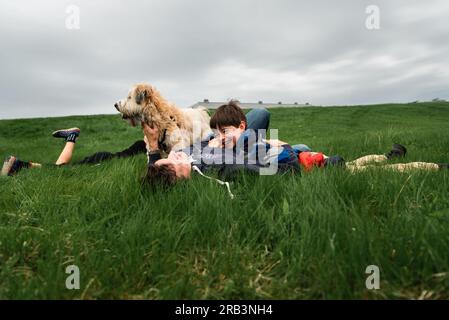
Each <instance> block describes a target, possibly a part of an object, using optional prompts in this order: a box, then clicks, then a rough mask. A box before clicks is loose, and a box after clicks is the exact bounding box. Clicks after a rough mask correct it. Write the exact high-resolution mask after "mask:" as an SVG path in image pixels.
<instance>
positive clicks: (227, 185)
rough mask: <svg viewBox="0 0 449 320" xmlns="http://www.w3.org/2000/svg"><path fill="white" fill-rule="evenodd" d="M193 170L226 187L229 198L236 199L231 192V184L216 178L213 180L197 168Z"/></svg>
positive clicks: (194, 167) (193, 167)
mask: <svg viewBox="0 0 449 320" xmlns="http://www.w3.org/2000/svg"><path fill="white" fill-rule="evenodd" d="M192 169H193V170H195V171H196V172H198V173H199V174H200V175H201V176H203V177H205V178H207V179H209V180H215V181H216V182H218V183H219V184H221V185H225V186H226V189H227V190H228V193H229V196H230V197H231V199H234V195H233V194H232V192H231V187H230V186H229V182H226V181H221V180H219V179H215V178H212V177H208V176H206V175H205V174H204V173H202V172H201V170H200V169H199V168H198V167H197V166H192Z"/></svg>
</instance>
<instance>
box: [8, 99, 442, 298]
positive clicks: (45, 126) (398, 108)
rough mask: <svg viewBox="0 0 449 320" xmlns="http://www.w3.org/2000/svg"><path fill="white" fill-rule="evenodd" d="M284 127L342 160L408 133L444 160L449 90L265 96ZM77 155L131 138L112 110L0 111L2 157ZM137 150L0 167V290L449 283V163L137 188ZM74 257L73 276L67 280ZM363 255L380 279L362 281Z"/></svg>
mask: <svg viewBox="0 0 449 320" xmlns="http://www.w3.org/2000/svg"><path fill="white" fill-rule="evenodd" d="M271 112H272V118H271V127H272V128H277V129H279V138H280V139H282V140H286V141H289V142H291V143H292V144H293V143H306V144H308V145H309V146H311V147H312V148H313V149H314V150H316V151H322V152H325V153H327V154H336V153H338V154H340V155H342V156H343V157H344V158H345V159H347V160H350V159H354V158H357V157H358V156H361V155H365V154H373V153H385V152H386V151H388V150H389V149H390V146H391V145H392V143H393V142H400V143H402V144H404V145H406V146H407V147H408V150H409V152H408V154H407V157H406V161H418V160H419V161H430V162H449V132H448V123H449V103H420V104H410V105H378V106H364V107H345V108H314V107H310V108H303V109H272V110H271ZM72 126H78V127H80V128H81V129H82V133H81V138H80V140H79V142H78V143H77V146H76V148H77V149H76V153H75V159H74V160H75V161H76V160H80V159H81V158H82V157H84V156H86V155H88V154H91V153H93V152H96V151H119V150H121V149H124V148H125V147H127V146H129V145H130V144H131V143H133V142H134V141H135V140H137V139H140V138H141V133H140V132H139V130H138V129H136V128H131V127H129V126H128V125H127V124H126V123H125V122H123V121H122V120H121V119H120V118H119V116H87V117H66V118H46V119H31V120H4V121H0V156H1V158H2V159H3V158H4V157H6V156H7V155H9V154H15V155H17V156H19V157H20V158H21V159H26V160H33V161H36V162H43V163H52V162H54V161H55V159H56V158H57V155H58V154H59V152H60V150H61V148H62V146H63V144H62V142H61V141H59V140H56V139H54V138H52V137H51V135H50V134H51V132H52V131H53V130H56V129H60V128H66V127H72ZM144 168H145V156H139V157H136V158H134V159H127V160H114V161H110V162H108V163H104V164H102V165H101V166H67V167H64V168H53V167H46V168H43V169H41V170H28V171H24V172H21V173H20V174H19V175H18V176H16V177H14V178H0V299H10V298H18V299H46V298H51V299H54V298H62V299H80V298H81V299H98V298H100V299H101V298H125V299H265V298H268V299H271V298H274V299H341V298H350V299H385V298H400V299H401V298H405V299H408V298H430V299H443V298H445V299H447V298H449V170H448V171H439V172H410V173H398V172H391V171H386V170H382V169H372V170H368V171H366V172H363V173H359V174H350V173H348V172H347V171H345V170H343V169H340V168H334V169H328V170H315V171H313V172H311V173H309V174H302V175H301V176H291V175H287V176H261V177H257V176H256V177H254V176H249V175H242V176H240V177H239V178H238V179H237V180H236V181H234V182H233V184H232V189H233V192H234V193H235V194H236V199H234V200H232V201H231V200H230V199H229V197H228V195H227V194H226V191H225V189H223V188H221V187H218V186H217V185H216V184H215V183H213V182H209V181H207V180H205V179H204V178H201V177H194V179H193V180H192V181H188V182H183V183H180V184H179V185H177V186H176V187H175V188H173V190H171V191H170V192H164V191H158V192H155V193H153V192H149V191H148V190H144V189H141V188H140V185H139V177H140V176H141V175H142V173H143V171H144ZM71 264H75V265H77V266H78V267H79V269H80V274H81V289H80V290H68V289H66V287H65V281H66V277H67V276H68V275H67V274H66V273H65V268H66V266H67V265H71ZM368 265H377V266H379V268H380V289H379V290H368V289H367V288H366V287H365V280H366V278H367V276H368V275H367V274H365V269H366V267H367V266H368Z"/></svg>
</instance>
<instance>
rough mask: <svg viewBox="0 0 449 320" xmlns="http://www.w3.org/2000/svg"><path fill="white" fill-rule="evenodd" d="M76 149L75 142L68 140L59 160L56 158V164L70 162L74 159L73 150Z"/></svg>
mask: <svg viewBox="0 0 449 320" xmlns="http://www.w3.org/2000/svg"><path fill="white" fill-rule="evenodd" d="M74 150H75V142H66V144H65V146H64V149H63V150H62V152H61V154H60V155H59V158H58V160H56V165H57V166H60V165H64V164H69V163H70V161H71V160H72V156H73V151H74Z"/></svg>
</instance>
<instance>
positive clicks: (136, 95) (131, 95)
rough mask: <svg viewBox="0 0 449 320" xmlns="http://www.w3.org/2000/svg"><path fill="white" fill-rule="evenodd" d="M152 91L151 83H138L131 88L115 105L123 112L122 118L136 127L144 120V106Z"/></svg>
mask: <svg viewBox="0 0 449 320" xmlns="http://www.w3.org/2000/svg"><path fill="white" fill-rule="evenodd" d="M151 92H152V88H151V86H149V85H142V84H139V85H136V86H134V87H133V88H132V89H131V90H129V92H128V95H127V96H126V98H125V99H122V100H120V101H117V102H116V103H115V104H114V107H115V108H116V109H117V111H118V112H120V113H121V114H122V119H124V120H127V121H128V122H129V124H130V125H132V126H133V127H135V126H136V125H138V124H140V123H141V122H142V121H144V116H143V109H142V107H143V106H144V105H145V104H146V103H148V101H149V99H150V95H151Z"/></svg>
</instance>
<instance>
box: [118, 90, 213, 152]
mask: <svg viewBox="0 0 449 320" xmlns="http://www.w3.org/2000/svg"><path fill="white" fill-rule="evenodd" d="M115 108H116V109H117V110H118V111H119V112H120V113H121V114H122V118H123V119H125V120H127V121H128V122H129V123H130V124H131V125H132V126H136V125H138V124H140V123H141V122H146V123H147V124H149V125H152V124H153V123H155V124H156V126H157V127H158V129H159V139H160V140H159V145H160V147H161V148H162V149H163V151H165V152H167V153H168V152H170V151H171V150H172V149H174V150H179V149H181V148H184V147H188V146H190V145H191V144H193V143H194V142H196V141H198V140H200V139H204V138H206V137H207V136H208V135H209V134H210V133H211V132H212V130H211V128H210V126H209V121H210V117H209V114H208V112H207V110H206V108H198V109H181V108H178V107H176V106H175V105H173V104H171V103H169V102H168V101H167V100H165V99H164V98H163V97H162V96H161V95H160V93H159V92H158V91H157V90H156V89H155V88H154V87H152V86H150V85H149V84H137V85H135V86H134V87H133V88H131V90H130V91H129V93H128V96H127V98H126V99H123V100H120V101H118V102H117V103H116V104H115Z"/></svg>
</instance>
